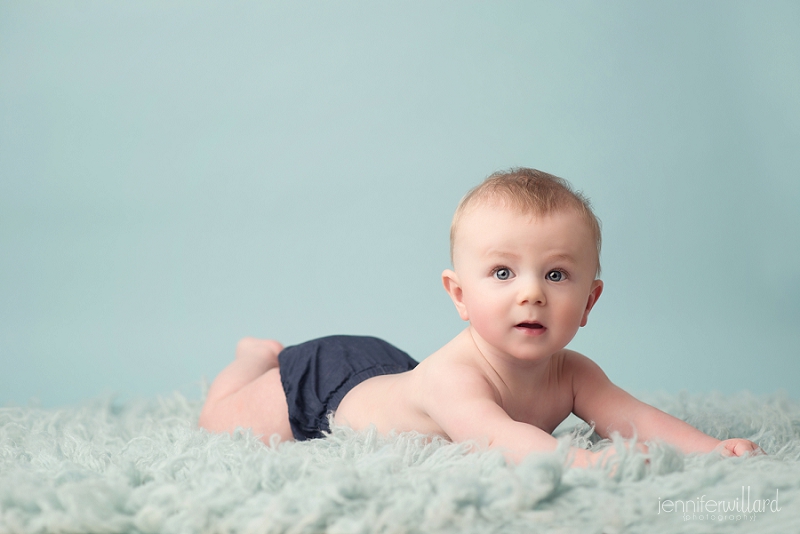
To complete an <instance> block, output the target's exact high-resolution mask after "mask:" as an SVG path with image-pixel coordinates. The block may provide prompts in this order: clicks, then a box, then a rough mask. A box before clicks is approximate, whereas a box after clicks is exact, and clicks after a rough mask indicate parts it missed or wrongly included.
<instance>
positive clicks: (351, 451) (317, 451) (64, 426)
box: [0, 394, 800, 534]
mask: <svg viewBox="0 0 800 534" xmlns="http://www.w3.org/2000/svg"><path fill="white" fill-rule="evenodd" d="M644 400H647V401H649V402H651V403H653V404H655V405H657V406H658V407H660V408H662V409H664V410H666V411H668V412H670V413H672V414H674V415H676V416H678V417H680V418H682V419H685V420H687V421H689V422H690V423H692V424H694V425H695V426H698V427H699V428H701V429H702V430H704V431H705V432H707V433H709V434H711V435H714V436H717V437H720V438H725V437H728V436H738V437H745V438H749V439H752V440H754V441H756V442H757V443H759V444H761V446H762V447H763V448H764V449H765V450H766V451H767V452H768V453H769V456H762V457H754V458H733V459H723V458H720V457H716V456H710V455H709V456H700V457H698V456H683V455H681V454H678V453H676V452H675V451H673V450H671V449H669V448H666V447H655V448H653V449H651V452H650V453H649V460H650V462H649V464H648V463H646V462H645V459H646V458H645V456H643V455H642V454H641V453H623V454H621V455H620V456H619V457H618V462H616V463H613V464H612V465H610V466H608V467H607V468H604V469H590V470H579V469H564V468H563V467H562V465H563V463H564V458H565V454H566V453H565V452H564V451H561V452H557V453H551V454H541V455H535V456H532V457H530V458H529V459H527V460H526V461H525V462H524V463H522V464H521V465H519V466H509V465H506V464H505V462H504V460H503V458H502V457H501V456H500V455H499V454H498V453H496V452H493V451H482V452H481V451H478V452H469V450H468V447H465V446H463V445H462V446H459V445H452V444H449V443H446V442H443V441H440V440H437V441H433V442H428V441H426V440H425V439H423V438H422V437H420V436H413V435H402V436H399V437H391V438H382V437H379V436H377V435H376V434H374V433H369V432H367V433H364V434H356V433H354V432H352V431H350V430H348V429H342V428H337V429H334V432H333V434H332V436H331V437H329V438H328V439H325V440H315V441H311V442H304V443H285V444H281V445H278V446H273V447H269V446H265V445H263V444H262V443H261V442H259V441H258V440H257V439H256V438H255V437H253V436H251V435H250V434H249V433H247V432H242V433H238V434H237V435H235V436H233V437H231V436H228V435H211V434H209V433H207V432H205V431H202V430H199V429H198V428H197V427H196V421H197V415H198V413H199V409H200V403H199V402H189V401H187V400H186V399H185V398H184V397H182V396H180V395H178V394H175V395H174V396H172V397H168V398H159V399H156V400H142V401H135V402H126V403H116V402H113V401H110V400H95V401H92V402H89V403H87V404H85V405H82V406H76V407H67V408H60V409H38V408H0V532H2V533H17V532H20V533H23V532H24V533H28V532H81V533H90V532H91V533H104V532H114V533H115V532H154V533H183V532H203V533H217V532H219V533H223V532H224V533H233V532H333V533H359V532H365V533H366V532H397V533H400V532H476V533H491V532H499V533H516V532H520V533H531V532H556V533H572V532H579V533H616V532H642V533H648V534H653V533H660V532H669V533H675V532H687V533H695V532H748V533H753V532H757V533H768V532H775V533H778V532H781V533H784V532H786V533H796V532H800V403H798V402H797V401H793V400H790V399H788V398H786V397H785V396H781V395H773V396H768V397H754V396H751V395H747V394H742V395H737V396H731V397H723V396H718V395H708V396H694V397H693V396H688V395H682V396H662V397H652V398H645V399H644ZM576 424H577V426H575V425H576ZM558 433H559V434H560V435H561V436H563V438H562V439H563V440H564V442H565V443H566V442H567V441H572V442H573V443H576V444H582V445H585V446H588V445H590V442H591V441H593V440H592V437H593V436H590V435H589V432H588V430H587V428H586V427H585V425H583V424H582V423H580V422H576V421H571V422H569V423H568V424H565V425H562V426H561V427H560V429H559V431H558ZM603 445H604V444H603V443H601V444H599V445H595V446H600V447H602V446H603ZM605 445H606V446H611V447H614V446H618V445H619V444H611V445H608V444H605ZM743 495H744V501H742V498H743V497H742V496H743ZM729 508H733V509H732V510H727V509H729ZM723 509H726V511H723Z"/></svg>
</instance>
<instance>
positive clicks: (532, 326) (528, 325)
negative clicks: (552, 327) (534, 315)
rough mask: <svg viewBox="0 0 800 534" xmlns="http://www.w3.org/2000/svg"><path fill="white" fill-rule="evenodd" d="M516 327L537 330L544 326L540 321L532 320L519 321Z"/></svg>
mask: <svg viewBox="0 0 800 534" xmlns="http://www.w3.org/2000/svg"><path fill="white" fill-rule="evenodd" d="M517 328H529V329H531V330H539V329H541V328H544V326H543V325H542V324H541V323H538V322H535V321H534V322H532V323H519V324H518V325H517Z"/></svg>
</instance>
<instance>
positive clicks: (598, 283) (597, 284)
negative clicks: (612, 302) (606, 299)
mask: <svg viewBox="0 0 800 534" xmlns="http://www.w3.org/2000/svg"><path fill="white" fill-rule="evenodd" d="M602 292H603V281H602V280H595V281H594V282H592V289H591V290H590V291H589V298H588V299H587V301H586V309H585V310H583V318H582V319H581V326H586V323H587V322H588V321H589V312H590V311H592V308H594V305H595V304H597V299H599V298H600V294H601V293H602Z"/></svg>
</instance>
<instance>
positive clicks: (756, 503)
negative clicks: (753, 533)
mask: <svg viewBox="0 0 800 534" xmlns="http://www.w3.org/2000/svg"><path fill="white" fill-rule="evenodd" d="M780 511H781V507H780V505H779V504H778V490H777V489H776V490H775V498H774V499H754V500H751V499H750V486H747V489H746V490H745V487H744V486H742V496H741V498H739V497H736V498H735V499H733V500H723V501H717V500H714V499H706V496H705V495H703V496H702V497H697V498H695V499H691V500H688V501H687V500H682V499H679V500H670V499H664V500H662V499H661V498H659V499H658V513H659V514H661V513H665V514H675V513H677V514H683V520H684V521H690V520H696V521H755V520H756V514H761V513H764V512H780Z"/></svg>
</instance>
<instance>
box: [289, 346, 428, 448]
mask: <svg viewBox="0 0 800 534" xmlns="http://www.w3.org/2000/svg"><path fill="white" fill-rule="evenodd" d="M278 364H279V365H280V373H281V384H282V385H283V391H284V393H286V403H287V404H288V405H289V424H290V425H291V427H292V434H293V435H294V437H295V439H296V440H298V441H302V440H306V439H313V438H322V437H325V436H324V435H323V432H329V431H330V427H329V425H328V414H329V413H331V412H334V411H336V408H338V407H339V403H340V402H342V399H343V398H344V396H345V395H347V393H348V392H349V391H350V390H351V389H353V388H354V387H356V386H357V385H358V384H360V383H361V382H363V381H364V380H366V379H368V378H372V377H374V376H379V375H390V374H395V373H403V372H405V371H410V370H411V369H413V368H414V367H416V366H417V362H416V360H414V359H413V358H411V356H409V355H408V354H406V353H405V352H403V351H402V350H400V349H398V348H397V347H395V346H393V345H390V344H389V343H387V342H385V341H383V340H381V339H378V338H375V337H360V336H330V337H323V338H320V339H314V340H312V341H306V342H305V343H301V344H299V345H294V346H292V347H286V348H285V349H283V350H282V351H281V353H280V354H278Z"/></svg>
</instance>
